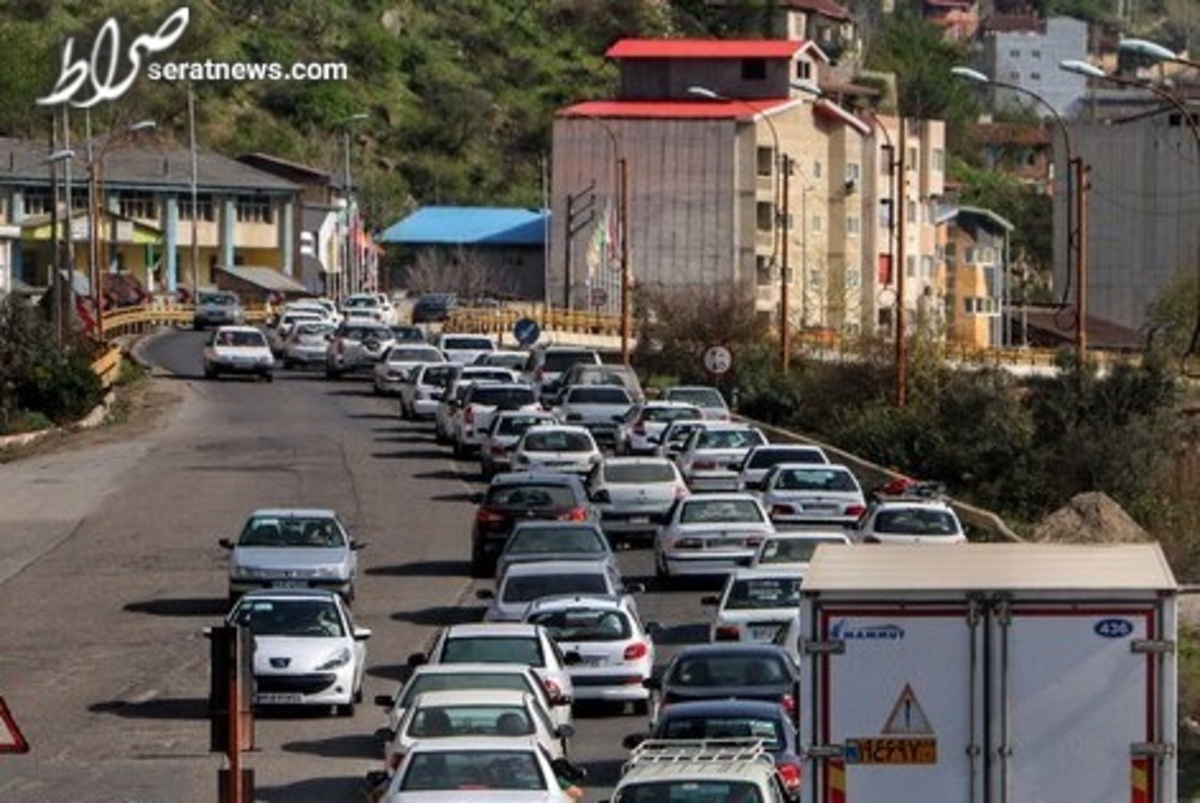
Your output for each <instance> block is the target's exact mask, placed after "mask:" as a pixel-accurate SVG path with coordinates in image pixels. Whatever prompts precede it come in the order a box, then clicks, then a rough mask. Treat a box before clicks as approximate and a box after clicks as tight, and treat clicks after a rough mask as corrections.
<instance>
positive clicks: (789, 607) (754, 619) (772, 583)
mask: <svg viewBox="0 0 1200 803" xmlns="http://www.w3.org/2000/svg"><path fill="white" fill-rule="evenodd" d="M803 579H804V578H803V577H802V576H801V575H799V574H796V573H795V572H791V571H788V570H786V569H779V568H768V569H737V570H735V571H734V572H732V573H731V574H730V575H729V577H728V579H726V581H725V586H724V588H722V589H721V593H720V594H719V595H717V596H713V597H705V598H704V600H703V601H704V604H706V605H713V606H716V612H715V614H714V615H713V622H712V626H711V627H710V628H709V641H757V642H761V643H765V644H770V643H771V641H772V640H773V639H774V638H775V636H776V634H777V633H778V632H779V629H780V628H781V627H784V626H786V625H787V624H788V622H790V621H791V620H792V619H793V618H795V617H796V615H797V614H799V612H800V585H801V583H802V582H803Z"/></svg>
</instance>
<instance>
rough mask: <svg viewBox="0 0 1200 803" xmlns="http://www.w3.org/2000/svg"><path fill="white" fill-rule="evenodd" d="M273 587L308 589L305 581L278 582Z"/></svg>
mask: <svg viewBox="0 0 1200 803" xmlns="http://www.w3.org/2000/svg"><path fill="white" fill-rule="evenodd" d="M271 585H272V587H274V588H308V583H306V582H305V581H304V580H276V581H275V582H273V583H271Z"/></svg>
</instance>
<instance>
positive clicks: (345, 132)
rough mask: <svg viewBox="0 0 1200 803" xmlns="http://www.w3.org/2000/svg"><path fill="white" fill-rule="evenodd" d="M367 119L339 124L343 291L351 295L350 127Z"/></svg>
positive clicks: (353, 272) (359, 115) (353, 271)
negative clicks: (343, 210) (343, 200)
mask: <svg viewBox="0 0 1200 803" xmlns="http://www.w3.org/2000/svg"><path fill="white" fill-rule="evenodd" d="M367 117H368V115H367V114H366V113H365V112H359V113H357V114H352V115H350V116H349V117H346V118H345V119H343V120H340V121H339V122H338V125H340V126H341V128H342V158H343V164H342V167H343V172H342V176H343V179H344V182H345V184H344V186H345V190H344V192H345V198H346V237H345V239H344V241H343V246H344V248H343V253H344V254H345V261H344V262H343V270H344V271H345V273H344V274H343V275H342V281H341V290H342V291H343V292H344V291H345V290H346V289H349V290H350V292H351V293H355V292H357V289H356V281H355V280H356V272H357V267H356V265H355V262H356V260H355V258H354V247H353V244H352V242H351V240H352V239H353V233H352V229H351V227H352V226H353V225H354V190H353V185H352V184H351V179H350V126H351V125H353V124H354V123H357V122H361V121H362V120H366V119H367Z"/></svg>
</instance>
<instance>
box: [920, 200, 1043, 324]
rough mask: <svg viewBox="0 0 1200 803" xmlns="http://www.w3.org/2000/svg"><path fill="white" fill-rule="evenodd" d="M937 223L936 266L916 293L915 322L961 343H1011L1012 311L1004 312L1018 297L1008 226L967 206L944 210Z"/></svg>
mask: <svg viewBox="0 0 1200 803" xmlns="http://www.w3.org/2000/svg"><path fill="white" fill-rule="evenodd" d="M937 222H938V226H937V233H938V237H937V239H938V245H937V253H938V254H939V255H940V256H941V260H940V261H941V266H940V268H939V269H938V270H937V275H936V276H935V280H934V281H933V282H931V284H930V288H931V289H930V290H929V291H928V292H927V291H925V290H924V289H922V294H921V296H919V297H918V318H917V320H918V321H919V322H922V323H925V324H926V325H928V326H929V327H930V328H935V329H944V331H945V333H946V338H947V339H948V340H950V341H952V342H954V343H959V344H962V345H965V346H970V347H974V348H999V347H1007V346H1011V345H1013V337H1012V330H1011V329H1010V328H1009V326H1010V324H1009V323H1008V322H1009V321H1010V320H1011V315H1010V314H1005V313H1006V311H1010V310H1012V309H1013V307H1014V300H1015V298H1016V297H1017V295H1019V294H1017V293H1014V292H1013V284H1012V281H1011V276H1010V274H1009V270H1008V251H1009V249H1008V242H1009V236H1010V235H1011V233H1012V230H1013V224H1012V223H1010V222H1009V221H1008V220H1006V219H1005V218H1003V217H1001V216H1000V215H997V214H996V213H995V212H992V211H991V210H988V209H978V208H975V207H970V206H962V207H958V208H956V209H950V210H947V211H946V212H944V213H943V214H942V215H940V216H939V217H938V221H937ZM938 293H941V295H940V296H939V295H937V294H938Z"/></svg>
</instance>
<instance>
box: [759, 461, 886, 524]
mask: <svg viewBox="0 0 1200 803" xmlns="http://www.w3.org/2000/svg"><path fill="white" fill-rule="evenodd" d="M761 486H762V503H763V507H765V508H766V509H767V512H768V513H769V514H770V516H771V521H773V522H775V526H776V527H779V528H780V529H783V528H784V527H787V526H803V525H813V524H817V525H827V526H834V527H838V526H840V527H853V526H854V523H855V522H857V521H858V519H859V517H860V516H861V515H862V514H863V512H864V511H866V509H867V500H866V498H865V497H864V496H863V491H862V486H860V485H859V484H858V479H857V478H855V476H854V472H853V471H851V470H850V469H848V468H847V467H846V466H843V465H839V464H837V463H780V464H779V465H776V466H772V467H771V468H769V469H768V470H767V473H766V475H765V476H764V477H763V479H762V482H761Z"/></svg>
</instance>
